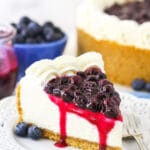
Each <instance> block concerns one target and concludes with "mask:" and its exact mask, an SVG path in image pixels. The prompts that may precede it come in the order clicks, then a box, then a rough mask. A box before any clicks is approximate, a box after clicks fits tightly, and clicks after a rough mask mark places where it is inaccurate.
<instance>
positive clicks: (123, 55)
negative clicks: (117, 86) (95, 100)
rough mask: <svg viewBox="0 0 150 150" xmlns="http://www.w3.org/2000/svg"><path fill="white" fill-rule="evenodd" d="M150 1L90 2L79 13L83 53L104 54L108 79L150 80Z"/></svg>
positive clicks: (79, 44) (84, 3)
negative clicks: (92, 51)
mask: <svg viewBox="0 0 150 150" xmlns="http://www.w3.org/2000/svg"><path fill="white" fill-rule="evenodd" d="M149 10H150V1H149V0H145V1H144V0H139V1H138V0H86V1H84V2H83V3H82V4H81V5H80V6H79V9H78V11H77V29H78V46H79V54H80V53H83V52H86V51H90V50H95V51H96V52H100V53H101V54H102V55H103V58H104V62H105V70H106V73H107V76H108V78H109V79H110V80H111V81H113V82H117V83H121V84H126V85H130V84H131V82H132V81H133V80H134V79H136V78H142V79H144V80H146V81H150V67H149V64H150V59H149V58H150V13H149Z"/></svg>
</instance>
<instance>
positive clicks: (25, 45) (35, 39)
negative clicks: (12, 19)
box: [11, 16, 67, 80]
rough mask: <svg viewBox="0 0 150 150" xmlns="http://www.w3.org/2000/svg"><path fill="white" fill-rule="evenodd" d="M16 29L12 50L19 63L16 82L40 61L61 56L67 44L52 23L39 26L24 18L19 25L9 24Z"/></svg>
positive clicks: (61, 33) (58, 29)
mask: <svg viewBox="0 0 150 150" xmlns="http://www.w3.org/2000/svg"><path fill="white" fill-rule="evenodd" d="M11 25H12V26H13V27H14V28H15V29H16V35H15V36H14V38H13V40H12V42H13V49H14V51H15V54H16V56H17V59H18V62H19V75H18V80H19V79H20V78H21V77H23V76H24V74H25V70H26V68H27V67H28V66H29V65H31V64H32V63H33V62H35V61H38V60H41V59H54V58H55V57H57V56H60V55H62V53H63V50H64V48H65V45H66V43H67V36H66V34H65V33H64V32H63V31H62V30H61V29H60V28H59V27H57V26H55V25H54V24H53V23H52V22H50V21H48V22H45V23H44V24H42V25H40V24H38V23H37V22H35V21H34V20H32V19H31V18H29V17H27V16H24V17H22V18H21V19H20V20H19V23H17V24H16V23H12V24H11Z"/></svg>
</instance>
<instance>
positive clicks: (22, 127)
mask: <svg viewBox="0 0 150 150" xmlns="http://www.w3.org/2000/svg"><path fill="white" fill-rule="evenodd" d="M27 131H28V125H27V124H26V123H24V122H21V123H18V124H17V125H16V127H15V134H16V135H18V136H20V137H26V136H27Z"/></svg>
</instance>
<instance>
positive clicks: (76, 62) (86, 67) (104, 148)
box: [17, 52, 122, 150]
mask: <svg viewBox="0 0 150 150" xmlns="http://www.w3.org/2000/svg"><path fill="white" fill-rule="evenodd" d="M119 105H120V97H119V95H118V93H117V92H116V91H115V89H114V87H113V84H112V83H111V82H109V81H108V80H107V78H106V75H105V74H104V67H103V60H102V57H101V55H100V54H99V53H95V52H89V53H86V54H84V55H81V56H79V57H77V58H76V57H73V56H60V57H58V58H56V59H55V60H53V61H51V60H41V61H38V62H35V63H34V64H33V65H31V66H30V67H29V68H28V69H27V70H26V75H25V77H24V78H22V79H21V81H20V83H19V85H18V88H17V108H18V114H19V122H25V123H28V124H29V125H31V124H32V125H36V126H37V127H38V128H40V129H42V136H43V137H45V138H49V139H52V140H55V141H57V143H56V144H55V145H56V146H58V147H64V146H66V145H71V146H74V147H78V148H81V149H83V150H98V149H101V150H121V147H122V116H121V112H120V110H119ZM39 134H41V133H40V132H39Z"/></svg>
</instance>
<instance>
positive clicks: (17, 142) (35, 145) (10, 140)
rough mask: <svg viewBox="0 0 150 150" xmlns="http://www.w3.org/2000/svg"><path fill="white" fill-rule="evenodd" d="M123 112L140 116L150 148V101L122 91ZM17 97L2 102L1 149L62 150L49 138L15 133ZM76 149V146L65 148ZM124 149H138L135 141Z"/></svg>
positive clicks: (126, 144)
mask: <svg viewBox="0 0 150 150" xmlns="http://www.w3.org/2000/svg"><path fill="white" fill-rule="evenodd" d="M120 95H121V99H122V102H121V109H122V111H123V112H128V113H130V114H132V113H134V114H136V116H137V117H138V120H139V127H140V129H141V130H142V132H143V134H144V141H145V143H146V145H147V146H148V148H149V150H150V142H149V139H150V101H149V100H146V99H138V98H136V97H134V96H131V95H129V94H125V93H120ZM15 108H16V107H15V97H14V96H12V97H8V98H5V99H4V100H2V101H1V102H0V150H60V149H59V148H57V147H55V146H54V145H53V144H54V143H53V142H51V141H49V140H39V141H33V140H30V139H26V138H18V137H16V136H15V135H14V133H13V128H14V126H15V123H16V120H17V113H16V109H15ZM64 150H75V148H71V147H68V148H64ZM123 150H138V148H137V146H136V144H135V142H134V141H126V142H123Z"/></svg>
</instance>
